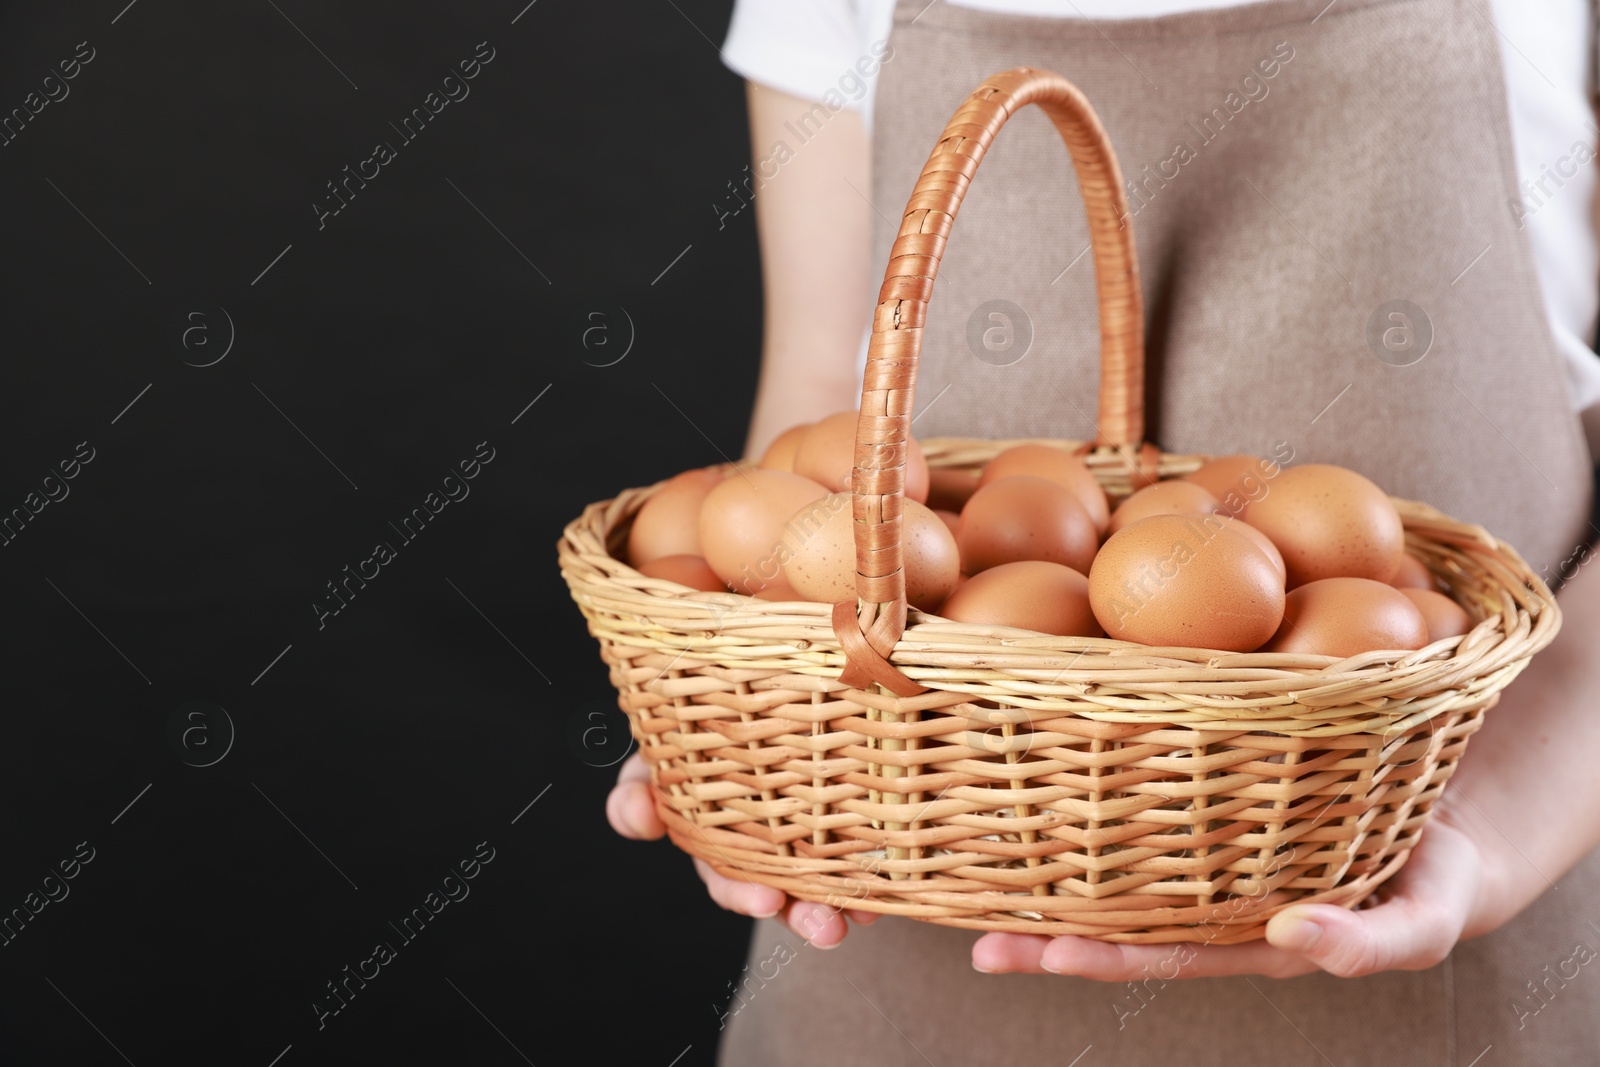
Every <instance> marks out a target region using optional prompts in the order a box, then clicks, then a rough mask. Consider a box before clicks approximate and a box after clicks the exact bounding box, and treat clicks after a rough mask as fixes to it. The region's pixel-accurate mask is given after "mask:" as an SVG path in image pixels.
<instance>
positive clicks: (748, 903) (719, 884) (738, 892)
mask: <svg viewBox="0 0 1600 1067" xmlns="http://www.w3.org/2000/svg"><path fill="white" fill-rule="evenodd" d="M694 869H695V870H696V871H698V872H699V873H700V880H701V881H702V882H704V883H705V884H706V892H708V893H710V894H711V899H712V900H714V901H716V902H717V904H718V905H720V906H721V907H723V908H726V909H727V910H728V911H733V912H738V913H739V914H740V915H748V916H750V917H751V918H753V919H770V918H772V917H773V916H774V915H777V914H778V913H779V912H781V911H783V908H784V903H785V902H786V901H787V900H788V899H789V898H788V897H787V896H785V895H784V893H783V892H782V891H781V890H778V889H774V888H772V887H771V886H769V885H758V884H756V883H755V882H746V881H741V880H739V879H735V878H728V877H726V876H724V875H721V874H718V873H717V872H716V871H714V870H712V869H711V865H710V864H709V863H707V862H706V861H705V860H702V859H698V858H697V859H696V860H695V861H694Z"/></svg>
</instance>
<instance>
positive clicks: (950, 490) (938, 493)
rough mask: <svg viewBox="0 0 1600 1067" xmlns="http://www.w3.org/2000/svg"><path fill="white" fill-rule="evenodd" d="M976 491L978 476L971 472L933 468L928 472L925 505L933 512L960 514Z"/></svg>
mask: <svg viewBox="0 0 1600 1067" xmlns="http://www.w3.org/2000/svg"><path fill="white" fill-rule="evenodd" d="M977 489H978V476H977V475H976V474H974V473H972V472H971V471H961V470H954V469H952V468H949V467H934V468H932V469H930V470H929V471H928V499H927V505H928V506H929V507H930V508H932V509H934V510H935V511H953V512H955V513H957V514H960V513H961V509H962V508H964V507H966V506H967V501H968V500H970V499H972V494H973V493H975V492H976V491H977Z"/></svg>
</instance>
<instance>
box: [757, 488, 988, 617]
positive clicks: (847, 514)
mask: <svg viewBox="0 0 1600 1067" xmlns="http://www.w3.org/2000/svg"><path fill="white" fill-rule="evenodd" d="M855 534H856V521H855V513H854V508H853V507H852V498H851V495H850V494H849V493H833V494H831V495H829V496H826V497H823V498H822V499H821V500H819V501H816V502H815V503H814V504H811V505H808V506H806V507H803V508H801V509H800V511H799V512H797V513H796V514H795V515H794V516H793V517H792V518H791V519H790V520H789V523H788V526H787V532H786V533H785V534H784V538H783V544H784V549H785V551H784V561H783V578H784V580H785V581H787V582H788V583H789V585H790V586H792V587H793V588H794V589H795V591H797V592H798V593H799V594H800V595H801V596H802V597H804V598H805V599H807V600H814V601H817V602H818V603H823V604H837V603H839V602H840V601H844V600H855V599H856V597H857V589H856V544H855ZM900 536H901V545H902V551H901V566H902V567H903V568H904V570H905V581H906V602H907V603H908V604H910V605H911V606H912V607H914V608H919V609H921V610H923V611H932V610H933V609H934V608H937V607H938V606H939V605H940V604H942V603H943V602H944V600H945V598H946V597H948V596H949V595H950V593H951V591H952V590H953V589H955V586H956V581H957V579H959V578H960V577H961V557H960V554H959V553H958V552H957V550H956V539H955V536H954V535H953V534H952V533H951V532H950V528H949V527H948V526H946V525H945V524H944V520H942V519H940V518H939V517H938V516H937V515H935V514H934V513H933V511H932V510H931V509H930V508H927V507H925V506H924V505H922V504H919V503H917V502H916V501H915V500H908V501H906V502H905V511H904V512H903V513H902V516H901V525H900Z"/></svg>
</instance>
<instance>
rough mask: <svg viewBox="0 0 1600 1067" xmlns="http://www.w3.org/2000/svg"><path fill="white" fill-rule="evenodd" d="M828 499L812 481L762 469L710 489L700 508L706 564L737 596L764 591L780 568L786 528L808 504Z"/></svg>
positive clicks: (824, 491) (824, 492)
mask: <svg viewBox="0 0 1600 1067" xmlns="http://www.w3.org/2000/svg"><path fill="white" fill-rule="evenodd" d="M827 495H828V491H827V490H826V489H824V488H823V487H822V486H820V485H818V484H817V483H816V482H814V481H812V480H811V479H810V478H802V477H801V476H800V475H798V474H793V473H790V472H789V471H773V470H763V469H761V468H759V467H757V468H754V469H752V470H748V471H743V472H741V473H739V474H735V475H733V476H732V477H731V478H728V479H727V480H726V481H724V482H722V484H720V485H718V486H717V487H716V488H714V489H712V490H711V492H710V493H709V494H708V495H707V496H706V499H705V503H704V504H702V505H701V507H700V543H701V545H702V546H704V549H705V551H704V553H703V554H704V556H705V558H706V562H707V563H709V564H710V565H711V569H712V570H714V571H716V572H717V576H718V577H719V578H721V579H722V580H723V581H725V582H727V583H728V584H729V585H730V586H732V587H733V589H734V591H735V592H739V593H746V594H749V593H753V592H755V591H756V590H757V589H761V588H764V587H765V585H766V584H767V583H770V582H771V581H772V580H773V579H774V578H776V577H777V576H778V574H779V572H780V570H781V569H782V566H783V561H782V559H781V558H780V556H781V554H782V545H781V542H782V540H783V535H784V524H785V523H787V522H788V521H789V518H790V516H792V515H793V514H794V513H795V512H797V511H799V510H800V509H801V508H802V507H804V506H805V505H806V504H808V503H810V502H811V501H814V500H819V499H821V498H822V497H824V496H827Z"/></svg>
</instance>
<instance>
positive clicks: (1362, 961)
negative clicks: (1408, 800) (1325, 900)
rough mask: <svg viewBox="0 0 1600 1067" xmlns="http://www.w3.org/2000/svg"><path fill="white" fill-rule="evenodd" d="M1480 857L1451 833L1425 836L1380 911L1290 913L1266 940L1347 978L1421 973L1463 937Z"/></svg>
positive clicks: (1318, 907)
mask: <svg viewBox="0 0 1600 1067" xmlns="http://www.w3.org/2000/svg"><path fill="white" fill-rule="evenodd" d="M1480 862H1481V858H1480V854H1479V852H1478V850H1477V848H1476V847H1475V846H1474V845H1473V844H1472V842H1471V841H1470V840H1469V839H1468V838H1467V836H1466V835H1465V834H1463V833H1461V832H1460V831H1459V830H1457V829H1456V828H1455V827H1453V826H1450V825H1448V824H1445V823H1442V822H1441V823H1437V824H1435V825H1433V826H1430V827H1429V828H1428V832H1427V833H1426V834H1424V835H1423V839H1422V841H1421V842H1419V843H1418V845H1417V847H1416V849H1415V850H1414V851H1413V852H1412V854H1411V857H1410V859H1408V860H1407V861H1406V865H1405V866H1404V867H1403V868H1401V870H1400V873H1399V874H1397V875H1396V876H1395V881H1394V888H1393V890H1392V891H1391V892H1390V894H1389V897H1388V899H1387V900H1385V901H1384V902H1383V903H1382V904H1379V905H1377V906H1376V907H1372V908H1365V909H1362V910H1360V911H1347V910H1345V909H1344V908H1338V907H1333V906H1331V905H1327V904H1315V905H1305V906H1303V907H1294V908H1287V909H1285V910H1284V911H1282V912H1279V913H1278V914H1277V915H1275V916H1273V918H1272V921H1271V922H1270V923H1268V924H1267V939H1268V940H1269V941H1270V942H1271V943H1272V944H1274V945H1277V946H1278V947H1280V948H1283V949H1285V950H1287V951H1290V952H1296V953H1299V954H1301V955H1303V956H1304V957H1305V958H1306V959H1308V960H1310V961H1311V962H1312V963H1315V964H1316V965H1317V966H1319V967H1321V968H1322V969H1323V970H1325V971H1328V972H1329V973H1331V974H1337V975H1341V976H1343V977H1346V978H1355V977H1360V976H1362V975H1368V974H1376V973H1377V972H1379V971H1394V970H1401V971H1419V970H1426V969H1427V968H1429V967H1432V966H1433V965H1434V964H1436V963H1439V962H1441V961H1442V960H1443V959H1444V958H1445V957H1446V956H1448V955H1449V954H1450V950H1451V948H1453V947H1454V946H1455V943H1456V942H1457V941H1458V940H1459V939H1460V937H1461V931H1462V930H1463V929H1465V928H1466V925H1467V920H1468V919H1469V918H1470V917H1471V915H1472V908H1473V905H1474V903H1475V902H1476V900H1477V894H1478V887H1479V884H1480V881H1481V878H1482V874H1481V867H1480Z"/></svg>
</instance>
